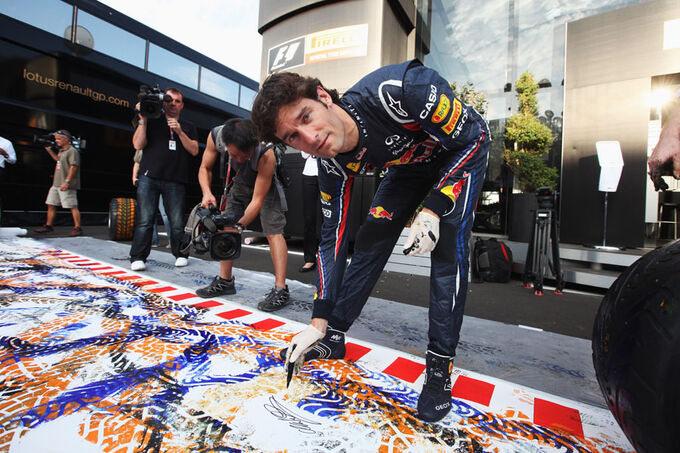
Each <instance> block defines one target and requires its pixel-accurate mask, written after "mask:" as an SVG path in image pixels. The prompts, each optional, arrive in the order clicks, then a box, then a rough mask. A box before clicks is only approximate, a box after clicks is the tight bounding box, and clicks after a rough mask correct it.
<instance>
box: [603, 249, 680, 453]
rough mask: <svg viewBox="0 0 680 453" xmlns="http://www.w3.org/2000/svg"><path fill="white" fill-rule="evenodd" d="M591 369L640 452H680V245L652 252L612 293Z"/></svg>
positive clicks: (606, 299)
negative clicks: (679, 412) (679, 413)
mask: <svg viewBox="0 0 680 453" xmlns="http://www.w3.org/2000/svg"><path fill="white" fill-rule="evenodd" d="M593 364H594V366H595V373H596V375H597V380H598V382H599V383H600V389H601V390H602V393H603V395H604V397H605V399H606V401H607V405H608V406H609V409H610V410H611V411H612V414H613V415H614V418H616V420H617V421H618V423H619V425H620V426H621V428H622V429H623V431H624V433H625V434H626V436H627V437H628V440H630V442H631V443H632V444H633V446H634V447H635V449H636V450H637V451H638V452H640V453H663V452H669V453H670V452H674V453H676V452H680V417H678V410H679V409H680V241H675V242H673V243H670V244H667V245H666V246H664V247H662V248H659V249H657V250H654V251H652V252H649V253H648V254H646V255H645V256H643V257H642V258H640V259H639V260H637V261H636V262H635V263H633V264H632V265H631V266H630V267H629V268H628V269H626V270H625V271H624V272H623V273H622V274H621V275H620V276H619V278H618V279H617V280H616V281H615V282H614V284H613V285H612V286H611V288H609V291H608V292H607V294H606V295H605V296H604V299H603V300H602V304H601V305H600V309H599V311H598V313H597V316H596V318H595V326H594V329H593Z"/></svg>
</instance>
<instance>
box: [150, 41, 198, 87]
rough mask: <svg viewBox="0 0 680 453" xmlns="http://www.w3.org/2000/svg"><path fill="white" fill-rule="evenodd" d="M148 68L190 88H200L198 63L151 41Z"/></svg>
mask: <svg viewBox="0 0 680 453" xmlns="http://www.w3.org/2000/svg"><path fill="white" fill-rule="evenodd" d="M148 70H149V71H151V72H153V73H155V74H158V75H160V76H163V77H165V78H166V79H170V80H173V81H175V82H178V83H181V84H183V85H186V86H188V87H190V88H194V89H196V88H198V64H196V63H193V62H192V61H189V60H187V59H186V58H184V57H180V56H179V55H177V54H174V53H172V52H170V51H169V50H167V49H164V48H162V47H160V46H157V45H156V44H154V43H149V67H148Z"/></svg>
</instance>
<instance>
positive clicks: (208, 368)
mask: <svg viewBox="0 0 680 453" xmlns="http://www.w3.org/2000/svg"><path fill="white" fill-rule="evenodd" d="M303 327H304V326H303V325H302V324H299V323H296V322H291V321H288V320H286V319H283V318H279V317H277V316H271V315H268V314H265V313H259V312H253V311H252V309H250V308H248V307H244V306H239V305H238V304H236V303H233V302H230V301H228V300H226V299H218V300H203V299H200V298H198V297H196V295H195V294H193V293H192V292H191V291H189V290H187V289H186V288H180V287H177V286H174V285H173V284H172V283H169V282H160V281H153V280H150V279H148V278H147V277H145V276H144V275H140V274H135V273H132V272H129V271H127V270H124V269H121V268H117V267H115V266H113V265H110V264H107V263H102V262H96V261H93V260H91V259H89V258H87V257H82V256H77V255H74V254H72V253H70V252H68V251H65V250H55V249H53V248H49V247H47V246H46V245H44V244H41V243H39V242H37V241H32V240H28V239H6V240H0V451H2V452H88V453H89V452H107V453H114V452H115V453H119V452H120V453H122V452H142V451H143V452H185V451H191V452H241V451H244V452H251V451H252V452H279V451H288V452H420V451H422V452H432V451H446V452H451V451H454V452H455V451H460V452H517V451H526V452H602V453H605V452H607V453H609V452H624V451H632V448H631V447H630V445H629V443H628V442H627V441H626V439H625V437H624V435H623V434H622V433H621V431H620V429H619V428H618V427H617V425H616V423H615V421H614V419H613V418H612V416H611V414H609V413H608V412H607V411H605V410H603V409H599V408H594V407H590V406H587V405H583V404H580V403H576V402H573V401H570V400H565V399H561V398H557V397H553V396H551V395H548V394H544V393H541V392H537V391H533V390H531V389H528V388H524V387H520V386H517V385H515V384H509V383H506V382H503V381H500V380H498V379H492V378H487V377H484V376H481V375H478V374H475V373H470V372H467V371H464V370H460V369H456V370H454V382H453V384H454V385H453V392H452V402H453V410H452V411H451V413H450V414H449V415H448V416H447V417H446V418H445V419H444V420H443V421H441V422H440V423H436V424H428V423H424V422H422V421H420V420H419V419H418V418H417V417H416V411H415V406H416V402H417V398H418V392H419V391H420V388H421V386H422V381H423V370H424V364H423V361H422V359H420V358H417V357H415V356H409V355H407V354H404V353H397V352H396V351H393V350H390V349H387V348H384V347H379V346H376V345H372V344H370V343H365V342H361V341H356V340H352V339H351V338H349V339H348V341H349V343H348V348H347V349H348V352H347V356H346V357H345V360H332V361H328V360H327V361H323V360H317V361H312V362H309V363H307V364H306V365H305V366H304V367H303V369H302V370H301V372H300V374H299V375H298V376H296V377H295V378H293V381H292V383H291V386H290V388H288V389H286V385H285V375H284V373H283V364H282V362H281V360H280V358H279V350H280V349H281V348H282V347H284V346H285V344H286V342H287V341H288V340H289V339H290V337H291V336H292V335H294V334H295V333H296V332H298V331H300V330H301V329H302V328H303Z"/></svg>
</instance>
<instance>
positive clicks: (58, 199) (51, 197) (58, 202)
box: [45, 186, 78, 209]
mask: <svg viewBox="0 0 680 453" xmlns="http://www.w3.org/2000/svg"><path fill="white" fill-rule="evenodd" d="M77 192H78V191H77V190H64V191H62V190H59V188H58V187H54V186H52V187H50V191H49V192H47V200H45V204H51V205H53V206H61V207H62V208H67V209H68V208H75V207H77V206H78V198H76V193H77Z"/></svg>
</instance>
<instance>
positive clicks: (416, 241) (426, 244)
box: [404, 211, 439, 256]
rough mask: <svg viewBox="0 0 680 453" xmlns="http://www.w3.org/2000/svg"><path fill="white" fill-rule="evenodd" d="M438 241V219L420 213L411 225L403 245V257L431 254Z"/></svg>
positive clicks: (425, 213)
mask: <svg viewBox="0 0 680 453" xmlns="http://www.w3.org/2000/svg"><path fill="white" fill-rule="evenodd" d="M438 240H439V217H437V216H434V215H432V214H430V213H429V212H423V211H420V213H418V215H417V216H416V219H415V220H414V221H413V223H412V224H411V231H410V232H409V234H408V237H407V238H406V242H405V243H404V255H408V256H413V255H415V254H416V253H427V252H431V251H432V250H434V247H435V246H436V245H437V241H438Z"/></svg>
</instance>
